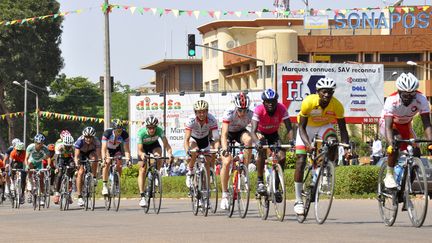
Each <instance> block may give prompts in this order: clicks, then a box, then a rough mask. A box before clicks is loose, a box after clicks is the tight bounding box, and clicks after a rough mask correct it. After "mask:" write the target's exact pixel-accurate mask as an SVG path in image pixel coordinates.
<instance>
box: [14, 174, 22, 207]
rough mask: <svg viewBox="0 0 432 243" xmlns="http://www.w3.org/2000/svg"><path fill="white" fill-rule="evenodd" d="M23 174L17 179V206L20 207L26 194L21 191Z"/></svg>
mask: <svg viewBox="0 0 432 243" xmlns="http://www.w3.org/2000/svg"><path fill="white" fill-rule="evenodd" d="M21 192H22V189H21V175H20V176H19V177H18V179H16V181H15V208H20V206H21V203H20V201H21V200H22V199H21V198H22V197H24V194H22V193H21Z"/></svg>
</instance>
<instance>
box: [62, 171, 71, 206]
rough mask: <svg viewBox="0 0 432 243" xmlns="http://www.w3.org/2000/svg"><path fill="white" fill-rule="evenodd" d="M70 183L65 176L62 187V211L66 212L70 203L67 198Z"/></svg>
mask: <svg viewBox="0 0 432 243" xmlns="http://www.w3.org/2000/svg"><path fill="white" fill-rule="evenodd" d="M68 184H69V183H68V181H67V178H66V176H65V175H63V179H62V181H61V185H60V211H66V210H67V206H66V204H67V203H68V198H67V195H66V193H67V190H68V188H67V187H68Z"/></svg>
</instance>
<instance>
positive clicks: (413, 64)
mask: <svg viewBox="0 0 432 243" xmlns="http://www.w3.org/2000/svg"><path fill="white" fill-rule="evenodd" d="M406 64H408V65H410V66H416V67H419V68H423V69H426V70H429V71H432V69H430V68H428V67H424V66H419V65H418V64H417V63H416V62H413V61H408V62H406Z"/></svg>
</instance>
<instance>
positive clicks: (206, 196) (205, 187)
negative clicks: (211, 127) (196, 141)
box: [189, 149, 219, 217]
mask: <svg viewBox="0 0 432 243" xmlns="http://www.w3.org/2000/svg"><path fill="white" fill-rule="evenodd" d="M218 151H219V150H217V149H192V150H190V153H198V156H197V160H196V161H195V165H194V168H193V175H192V176H191V177H192V178H191V179H192V183H191V185H190V187H189V191H190V195H191V202H192V213H193V214H194V215H197V214H198V211H199V210H200V211H201V213H202V214H203V215H204V217H207V214H208V210H209V209H210V208H211V205H210V197H211V194H210V193H211V191H210V183H209V178H208V177H209V174H208V173H210V172H208V173H207V169H206V167H205V164H206V163H207V160H206V157H207V156H212V154H215V153H217V152H218Z"/></svg>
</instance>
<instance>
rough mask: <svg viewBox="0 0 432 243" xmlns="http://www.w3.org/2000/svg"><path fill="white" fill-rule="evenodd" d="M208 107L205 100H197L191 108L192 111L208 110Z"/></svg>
mask: <svg viewBox="0 0 432 243" xmlns="http://www.w3.org/2000/svg"><path fill="white" fill-rule="evenodd" d="M208 107H209V105H208V103H207V101H205V100H198V101H197V102H195V104H194V106H193V108H194V111H202V110H208Z"/></svg>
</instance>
